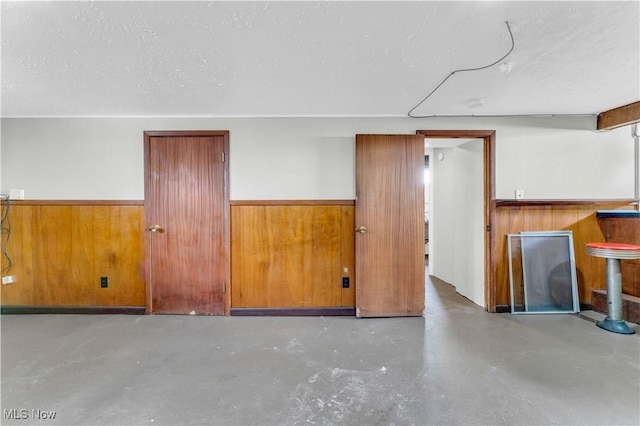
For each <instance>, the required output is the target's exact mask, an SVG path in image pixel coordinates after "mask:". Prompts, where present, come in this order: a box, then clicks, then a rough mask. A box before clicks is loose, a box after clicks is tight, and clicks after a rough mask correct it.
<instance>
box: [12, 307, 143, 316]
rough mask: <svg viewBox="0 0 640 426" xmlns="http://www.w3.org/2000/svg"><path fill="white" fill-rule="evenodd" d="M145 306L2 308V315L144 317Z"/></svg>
mask: <svg viewBox="0 0 640 426" xmlns="http://www.w3.org/2000/svg"><path fill="white" fill-rule="evenodd" d="M144 313H145V308H144V306H0V314H2V315H33V314H76V315H144Z"/></svg>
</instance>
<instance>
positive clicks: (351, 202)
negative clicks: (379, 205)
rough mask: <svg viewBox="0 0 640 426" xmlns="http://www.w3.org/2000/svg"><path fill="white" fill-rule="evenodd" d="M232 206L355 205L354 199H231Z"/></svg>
mask: <svg viewBox="0 0 640 426" xmlns="http://www.w3.org/2000/svg"><path fill="white" fill-rule="evenodd" d="M230 204H231V205H232V206H355V205H356V201H355V200H231V201H230Z"/></svg>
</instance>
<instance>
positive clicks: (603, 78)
mask: <svg viewBox="0 0 640 426" xmlns="http://www.w3.org/2000/svg"><path fill="white" fill-rule="evenodd" d="M639 5H640V3H639V2H638V1H637V0H636V1H602V2H594V1H587V2H576V1H555V2H541V1H533V2H522V1H472V2H460V1H432V2H397V1H387V2H359V1H358V2H347V1H338V2H324V1H323V2H306V1H305V2H199V1H195V2H178V1H163V2H146V1H137V2H136V1H134V2H53V1H52V2H6V1H3V2H2V5H1V7H2V10H1V11H2V115H3V116H82V115H94V116H95V115H98V116H101V115H107V116H108V115H117V116H127V115H134V116H136V115H145V116H146V115H163V116H167V115H170V116H236V115H240V116H280V115H282V116H318V115H319V116H324V115H327V116H341V115H347V116H351V115H353V116H403V115H406V114H407V112H408V111H409V110H410V109H411V108H412V107H413V106H415V105H416V104H417V103H418V102H419V101H420V100H421V99H422V98H423V97H424V96H425V95H426V94H427V93H429V92H430V91H431V90H432V89H433V88H434V87H435V86H436V85H437V84H438V83H440V81H442V79H443V78H444V77H446V76H447V75H448V74H449V73H450V72H451V71H453V70H454V69H458V68H469V67H479V66H483V65H486V64H489V63H491V62H493V61H495V60H497V59H498V58H500V57H501V56H502V55H504V54H505V53H506V52H507V51H508V49H509V48H510V46H511V44H510V43H511V42H510V39H509V34H508V32H507V27H506V25H505V21H509V23H510V25H511V28H512V30H513V36H514V38H515V49H514V50H513V52H512V53H511V55H510V56H509V57H508V58H507V59H505V61H503V62H512V63H513V65H512V68H511V72H509V73H505V72H501V71H500V66H499V65H500V64H498V65H496V66H494V67H492V68H489V69H486V70H483V71H478V72H469V73H458V74H456V75H455V76H453V77H452V78H451V79H449V81H447V83H445V85H443V86H442V88H441V89H440V90H439V91H437V92H436V93H435V94H434V95H433V96H432V97H431V98H430V99H429V100H427V102H425V103H424V104H423V105H422V106H421V107H419V108H418V109H417V110H416V111H415V114H419V115H420V114H425V115H431V114H438V115H449V114H461V115H472V114H473V115H484V114H507V115H511V114H595V113H598V112H601V111H604V110H607V109H610V108H613V107H617V106H621V105H624V104H628V103H631V102H635V101H637V100H638V99H640V19H639V15H640V8H639ZM473 99H481V100H482V101H483V104H482V105H481V106H476V107H471V104H472V103H473Z"/></svg>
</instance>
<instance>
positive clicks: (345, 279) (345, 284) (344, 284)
mask: <svg viewBox="0 0 640 426" xmlns="http://www.w3.org/2000/svg"><path fill="white" fill-rule="evenodd" d="M342 288H349V277H342Z"/></svg>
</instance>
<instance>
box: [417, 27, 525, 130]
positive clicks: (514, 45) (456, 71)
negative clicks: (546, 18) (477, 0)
mask: <svg viewBox="0 0 640 426" xmlns="http://www.w3.org/2000/svg"><path fill="white" fill-rule="evenodd" d="M505 24H506V25H507V30H508V31H509V37H510V38H511V48H510V49H509V51H508V52H507V53H506V54H505V55H503V56H502V57H501V58H500V59H498V60H497V61H494V62H492V63H490V64H489V65H485V66H483V67H477V68H461V69H457V70H454V71H451V73H449V75H448V76H446V77H445V79H444V80H442V81H441V82H440V84H438V85H437V86H436V87H435V89H433V90H432V91H431V92H429V94H428V95H427V96H425V97H424V98H423V99H422V100H421V101H420V102H418V104H417V105H416V106H414V107H413V108H411V109H410V110H409V112H408V113H407V115H408V116H409V117H411V118H429V117H435V115H414V114H413V111H415V110H416V109H417V108H418V107H419V106H420V105H422V104H423V103H425V102H426V101H427V99H429V98H430V97H431V95H433V94H434V93H435V92H436V91H437V90H438V89H439V88H440V87H442V85H443V84H444V83H446V82H447V80H449V79H450V78H451V77H453V76H454V75H455V74H457V73H459V72H468V71H481V70H484V69H487V68H491V67H492V66H494V65H497V64H498V63H500V62H502V61H503V60H504V59H506V58H507V56H509V55H510V54H511V52H513V49H514V48H515V47H516V42H515V40H514V39H513V32H511V26H510V25H509V21H505Z"/></svg>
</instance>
